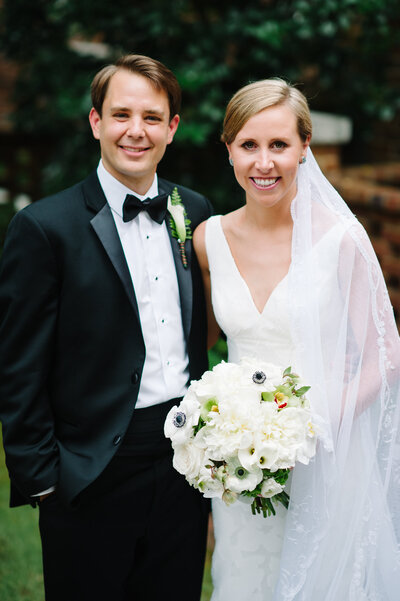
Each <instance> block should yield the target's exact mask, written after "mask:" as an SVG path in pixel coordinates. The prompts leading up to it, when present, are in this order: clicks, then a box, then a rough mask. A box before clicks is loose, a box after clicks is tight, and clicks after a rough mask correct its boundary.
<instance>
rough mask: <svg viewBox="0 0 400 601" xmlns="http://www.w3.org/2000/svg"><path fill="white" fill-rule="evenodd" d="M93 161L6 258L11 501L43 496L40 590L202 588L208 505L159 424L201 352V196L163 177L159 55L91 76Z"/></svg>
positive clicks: (170, 131)
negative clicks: (194, 239) (180, 219)
mask: <svg viewBox="0 0 400 601" xmlns="http://www.w3.org/2000/svg"><path fill="white" fill-rule="evenodd" d="M92 102H93V108H92V110H91V112H90V116H89V120H90V125H91V128H92V132H93V136H94V137H95V138H96V139H97V140H99V142H100V148H101V161H100V163H99V166H98V168H97V170H96V171H95V172H94V173H92V174H90V175H89V176H88V177H87V179H85V180H84V181H82V182H80V183H79V184H77V185H75V186H74V187H72V188H70V189H68V190H64V191H62V192H60V193H59V194H56V195H55V196H53V197H51V198H46V199H44V200H41V201H39V202H37V203H34V204H33V205H31V206H30V207H28V208H26V209H25V210H23V211H21V212H20V213H18V214H17V215H16V217H15V218H14V219H13V221H12V223H11V225H10V227H9V231H8V235H7V239H6V243H5V247H4V253H3V258H2V263H1V268H0V418H1V420H2V423H3V437H4V447H5V451H6V461H7V466H8V470H9V474H10V479H11V502H10V504H11V506H16V505H21V504H24V503H31V504H32V505H36V504H38V506H39V510H40V520H39V525H40V533H41V537H42V547H43V564H44V576H45V589H46V600H47V601H128V600H134V601H144V600H146V601H147V600H148V601H161V600H163V601H165V600H169V599H171V600H174V601H191V600H193V601H196V600H198V599H199V598H200V590H201V580H202V572H203V559H204V551H205V541H206V526H207V514H208V506H207V504H206V503H205V501H204V500H203V498H202V497H201V495H200V494H199V493H198V492H197V491H195V490H194V489H192V488H191V487H190V486H189V485H188V484H187V483H186V481H185V480H184V478H183V477H182V476H180V475H179V474H177V473H176V472H175V470H174V469H173V468H172V453H171V449H170V444H169V441H167V440H166V439H165V437H164V435H163V424H164V420H165V416H166V414H167V413H168V411H169V409H170V408H171V407H172V406H173V405H175V404H176V403H178V402H179V400H180V398H181V397H182V395H184V393H185V391H186V389H187V385H188V381H189V380H190V379H197V378H199V377H200V376H201V374H202V373H203V372H204V371H205V370H206V369H207V356H206V329H207V328H206V314H205V304H204V298H203V289H202V284H201V277H200V272H199V267H198V264H197V261H196V258H195V256H194V253H193V251H192V247H191V240H189V239H187V240H186V242H185V245H184V249H182V248H181V247H182V246H183V245H180V244H179V243H178V240H177V239H176V238H175V237H174V235H173V234H174V227H173V223H171V221H170V214H169V213H167V211H166V208H167V197H168V195H171V194H172V192H174V194H173V198H174V199H175V200H177V201H178V202H179V199H180V200H181V202H182V204H183V205H184V207H185V210H186V212H187V218H188V219H189V220H190V222H191V223H190V227H191V229H192V230H193V229H194V228H195V227H196V226H197V225H198V224H199V223H200V222H201V221H203V220H204V219H206V218H207V217H208V216H209V215H210V214H211V206H210V204H209V201H208V200H207V199H206V198H204V197H203V196H201V195H199V194H197V193H196V192H193V191H191V190H189V189H187V188H184V187H182V186H179V185H177V186H176V185H175V184H172V183H170V182H168V181H165V180H163V179H161V178H158V177H157V173H156V170H157V165H158V163H159V161H160V160H161V159H162V157H163V155H164V152H165V150H166V146H167V145H168V144H170V143H171V142H172V140H173V137H174V134H175V132H176V130H177V127H178V123H179V116H178V112H179V106H180V88H179V85H178V82H177V80H176V78H175V76H174V75H173V74H172V73H171V71H170V70H169V69H167V68H166V67H165V66H164V65H163V64H161V63H159V62H158V61H155V60H153V59H151V58H148V57H146V56H140V55H128V56H124V57H122V58H121V59H119V60H118V61H117V62H116V63H115V64H114V65H108V66H107V67H105V68H103V69H102V70H101V71H100V72H99V73H98V74H97V75H96V76H95V78H94V80H93V82H92Z"/></svg>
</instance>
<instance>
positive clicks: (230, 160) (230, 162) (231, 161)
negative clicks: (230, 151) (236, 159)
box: [229, 157, 233, 167]
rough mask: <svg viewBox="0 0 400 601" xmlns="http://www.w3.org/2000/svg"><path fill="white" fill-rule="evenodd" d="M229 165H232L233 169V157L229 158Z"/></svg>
mask: <svg viewBox="0 0 400 601" xmlns="http://www.w3.org/2000/svg"><path fill="white" fill-rule="evenodd" d="M229 164H230V166H231V167H233V159H232V157H229Z"/></svg>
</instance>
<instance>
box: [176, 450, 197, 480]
mask: <svg viewBox="0 0 400 601" xmlns="http://www.w3.org/2000/svg"><path fill="white" fill-rule="evenodd" d="M203 460H204V451H203V450H202V449H199V448H198V447H196V446H195V445H193V444H191V443H188V444H180V445H177V446H176V447H175V448H174V457H173V460H172V465H173V466H174V468H175V469H176V471H177V472H179V473H180V474H183V475H184V476H186V478H187V479H188V480H193V479H194V478H197V476H198V475H199V472H200V469H201V466H202V462H203Z"/></svg>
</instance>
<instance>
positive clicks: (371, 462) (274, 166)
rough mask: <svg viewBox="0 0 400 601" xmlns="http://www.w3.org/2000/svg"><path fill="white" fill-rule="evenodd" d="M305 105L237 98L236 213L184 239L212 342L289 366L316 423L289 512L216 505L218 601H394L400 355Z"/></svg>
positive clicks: (231, 130)
mask: <svg viewBox="0 0 400 601" xmlns="http://www.w3.org/2000/svg"><path fill="white" fill-rule="evenodd" d="M311 133H312V132H311V118H310V112H309V108H308V105H307V101H306V99H305V97H304V96H303V95H302V94H301V93H300V92H299V91H298V90H297V89H296V88H294V87H292V86H289V85H288V84H287V83H286V82H284V81H283V80H280V79H267V80H263V81H259V82H256V83H253V84H250V85H248V86H245V87H244V88H242V89H241V90H239V91H238V92H237V93H236V94H235V95H234V96H233V98H232V99H231V101H230V102H229V104H228V107H227V111H226V116H225V120H224V129H223V135H222V140H223V141H224V142H225V144H226V147H227V149H228V153H229V162H230V163H231V165H232V166H233V170H234V174H235V177H236V179H237V181H238V183H239V185H240V186H241V187H242V188H243V190H244V191H245V196H246V202H245V205H244V206H242V207H240V208H239V209H237V210H235V211H233V212H231V213H229V214H228V215H225V216H222V217H221V216H214V217H211V218H210V219H209V220H208V221H206V222H204V223H202V224H201V225H200V226H199V227H198V228H197V229H196V231H195V233H194V244H195V248H196V252H197V255H198V259H199V263H200V266H201V269H202V273H203V278H204V283H205V288H206V292H207V295H208V300H209V302H208V305H209V306H208V318H209V343H210V345H212V344H213V343H214V342H215V341H216V339H217V337H218V335H219V331H220V329H222V330H223V331H224V332H225V334H226V336H227V341H228V353H229V360H230V361H238V360H239V359H240V358H241V357H243V356H253V357H260V358H262V359H263V360H265V361H268V362H273V363H276V364H278V365H280V366H282V367H283V368H286V367H287V366H289V365H291V366H292V367H293V368H294V370H295V371H297V372H298V373H300V374H301V376H302V378H303V380H304V381H305V382H306V383H307V384H309V385H311V390H310V391H309V393H308V396H309V398H310V401H311V406H312V410H313V411H314V412H315V413H316V414H318V415H319V416H320V417H321V418H322V420H323V423H324V424H325V428H324V433H323V436H322V439H321V441H320V443H319V447H318V451H317V455H316V457H315V458H314V459H313V461H312V462H310V464H309V465H308V466H304V465H300V464H299V465H296V467H295V468H294V470H293V471H292V474H291V478H290V480H291V481H290V484H289V486H290V498H291V499H290V505H289V509H288V510H286V509H284V508H283V507H282V506H281V505H279V506H277V507H276V511H277V513H276V516H270V517H268V518H264V517H262V515H261V514H259V515H256V516H253V515H252V514H251V511H250V508H249V507H248V506H247V505H245V504H242V503H239V502H237V503H235V504H233V505H231V506H229V507H227V506H225V505H224V504H223V502H222V501H220V500H219V499H213V519H214V528H215V537H216V545H215V551H214V557H213V567H212V576H213V582H214V593H213V596H212V601H247V600H250V599H251V601H395V600H396V599H398V595H399V590H400V554H399V540H400V451H399V449H400V435H399V421H400V419H399V412H400V402H399V401H400V392H399V380H400V342H399V336H398V332H397V328H396V325H395V322H394V318H393V312H392V308H391V305H390V301H389V297H388V293H387V290H386V287H385V283H384V280H383V277H382V273H381V270H380V267H379V265H378V262H377V259H376V257H375V254H374V252H373V250H372V247H371V244H370V242H369V239H368V237H367V235H366V233H365V231H364V229H363V228H362V226H361V225H360V224H359V222H358V221H357V219H356V218H355V217H354V216H353V215H352V213H351V212H350V210H349V209H348V207H347V206H346V204H345V203H344V201H343V200H342V199H341V198H340V196H339V195H338V194H337V192H336V191H335V190H334V189H333V188H332V186H331V185H330V184H329V182H328V181H327V180H326V178H325V177H324V176H323V174H322V173H321V171H320V169H319V167H318V165H317V163H316V161H315V159H314V157H313V155H312V153H311V150H310V148H309V143H310V139H311Z"/></svg>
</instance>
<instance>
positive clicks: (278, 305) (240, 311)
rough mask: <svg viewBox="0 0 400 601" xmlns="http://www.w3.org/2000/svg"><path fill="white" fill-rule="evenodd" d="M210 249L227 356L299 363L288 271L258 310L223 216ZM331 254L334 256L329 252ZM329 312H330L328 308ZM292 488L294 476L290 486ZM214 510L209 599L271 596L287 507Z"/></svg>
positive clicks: (217, 506) (210, 229) (212, 223)
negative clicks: (268, 512) (265, 511)
mask: <svg viewBox="0 0 400 601" xmlns="http://www.w3.org/2000/svg"><path fill="white" fill-rule="evenodd" d="M332 233H333V232H332ZM335 238H336V240H335V245H337V236H336V235H335V234H333V239H335ZM329 241H331V242H332V236H327V237H326V238H324V239H323V240H322V241H320V242H319V244H318V245H317V246H318V253H319V256H321V257H324V254H325V251H326V250H327V248H323V247H324V246H325V247H326V246H331V244H329ZM321 243H322V244H321ZM206 249H207V255H208V262H209V267H210V274H211V290H212V305H213V310H214V314H215V317H216V320H217V322H218V324H219V326H220V327H221V329H222V330H223V332H225V334H226V336H227V343H228V360H229V361H233V362H237V361H239V360H240V359H241V358H242V357H256V358H257V357H260V358H262V359H263V361H267V362H271V363H275V364H277V365H280V366H282V367H283V368H286V367H288V366H292V367H295V366H296V362H295V349H294V345H293V341H292V338H291V333H290V328H289V323H290V315H289V306H288V288H289V286H288V280H289V277H288V275H286V276H285V277H284V278H283V279H282V280H281V282H280V283H279V284H278V285H277V286H276V288H275V289H274V290H273V292H272V294H271V296H270V297H269V299H268V300H267V302H266V304H265V306H264V309H263V311H262V312H261V313H260V312H259V311H258V309H257V308H256V306H255V304H254V301H253V298H252V296H251V293H250V291H249V288H248V286H247V284H246V282H245V281H244V279H243V278H242V276H241V274H240V272H239V270H238V268H237V266H236V263H235V261H234V259H233V256H232V254H231V251H230V248H229V245H228V242H227V240H226V237H225V234H224V232H223V229H222V226H221V216H219V215H216V216H213V217H211V218H210V219H209V220H208V222H207V227H206ZM329 257H330V260H332V254H331V253H329ZM323 263H324V259H323V258H322V260H321V263H320V265H319V267H320V268H321V285H323V286H324V287H325V286H326V290H327V295H326V297H325V294H324V293H323V294H322V296H323V297H325V301H326V302H327V303H328V302H329V300H330V301H332V300H333V299H332V298H330V299H329V292H328V291H329V288H330V286H329V282H327V281H326V279H325V278H324V276H323V275H322V274H323V272H324V265H323ZM289 271H290V270H289ZM327 272H328V270H325V273H327ZM324 292H325V291H324ZM292 302H295V299H292ZM323 304H324V305H325V302H324V303H323ZM325 314H326V315H329V311H327V312H326V313H325ZM289 489H290V478H289V482H288V484H287V486H286V491H287V492H289ZM212 512H213V522H214V532H215V541H216V542H215V550H214V554H213V561H212V579H213V584H214V592H213V595H212V598H211V601H247V600H250V599H251V601H270V600H271V599H272V598H273V593H274V589H275V585H276V581H277V578H278V573H279V567H280V555H281V551H282V544H283V538H284V530H285V522H286V515H287V510H286V509H285V508H284V507H283V506H282V505H281V504H278V505H277V506H276V515H275V516H269V517H267V518H264V517H263V516H262V515H261V514H257V515H255V516H253V515H252V513H251V508H250V506H249V505H247V504H245V503H243V502H240V501H237V502H236V503H234V504H233V505H231V506H229V507H227V506H226V505H225V504H224V503H223V501H221V500H220V499H213V502H212Z"/></svg>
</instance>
